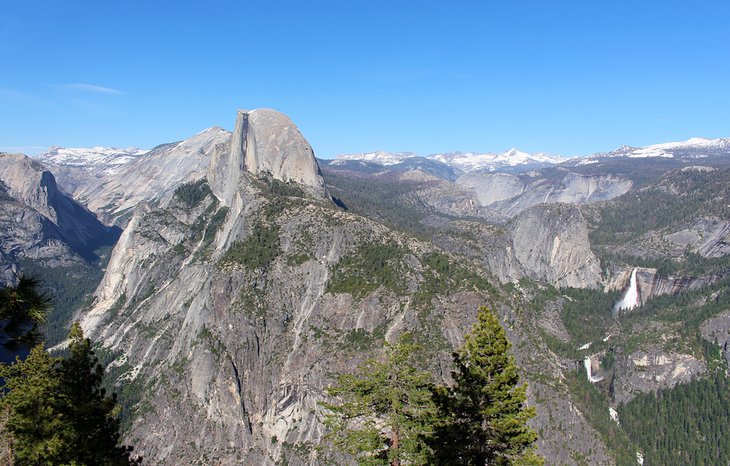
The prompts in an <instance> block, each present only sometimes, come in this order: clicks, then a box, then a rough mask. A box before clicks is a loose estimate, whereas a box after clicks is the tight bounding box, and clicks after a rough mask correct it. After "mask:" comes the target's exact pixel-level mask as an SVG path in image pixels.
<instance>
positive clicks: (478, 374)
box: [432, 307, 543, 466]
mask: <svg viewBox="0 0 730 466" xmlns="http://www.w3.org/2000/svg"><path fill="white" fill-rule="evenodd" d="M510 346H511V345H510V343H509V340H507V336H506V335H505V332H504V329H503V328H502V326H501V325H500V323H499V320H498V319H497V317H496V316H495V315H494V314H493V313H492V312H491V311H490V310H489V309H487V308H486V307H480V308H479V312H478V314H477V322H476V323H475V324H474V326H473V327H472V330H471V333H470V334H468V335H466V338H465V342H464V345H463V346H462V347H461V349H460V350H459V351H457V352H456V353H454V363H455V369H456V370H455V371H454V372H453V373H452V376H453V378H454V385H453V386H452V387H450V388H447V387H438V388H437V389H436V391H435V400H436V403H437V405H438V406H439V410H440V412H441V416H442V424H441V425H440V426H438V427H437V428H436V429H435V432H434V436H433V439H432V442H433V447H434V456H435V458H434V462H436V463H438V464H448V465H451V464H453V465H478V466H483V465H509V464H542V462H543V460H542V458H541V457H539V456H538V455H537V454H536V453H535V451H534V442H535V441H536V440H537V434H536V433H535V431H534V430H533V429H532V428H530V427H529V426H528V425H527V421H528V420H530V419H531V418H532V417H534V416H535V410H534V408H528V407H526V406H525V402H526V398H527V397H526V390H527V386H526V385H524V384H523V385H518V381H519V377H518V375H517V365H516V364H515V361H514V357H513V356H512V355H511V354H510Z"/></svg>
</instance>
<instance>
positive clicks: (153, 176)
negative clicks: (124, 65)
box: [74, 127, 230, 226]
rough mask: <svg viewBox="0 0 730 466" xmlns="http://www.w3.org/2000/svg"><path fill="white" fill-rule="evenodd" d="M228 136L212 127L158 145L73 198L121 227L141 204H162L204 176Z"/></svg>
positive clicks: (80, 188) (85, 187)
mask: <svg viewBox="0 0 730 466" xmlns="http://www.w3.org/2000/svg"><path fill="white" fill-rule="evenodd" d="M229 137H230V133H229V132H228V131H226V130H224V129H222V128H217V127H214V128H209V129H206V130H205V131H201V132H200V133H198V134H196V135H195V136H193V137H191V138H188V139H186V140H184V141H182V142H178V143H172V144H165V145H162V146H158V147H156V148H155V149H153V150H151V151H150V152H148V153H146V154H145V155H143V156H140V157H138V158H135V159H134V160H132V161H130V162H129V163H126V164H124V165H123V166H122V167H121V168H119V169H116V170H115V171H114V172H113V173H107V174H101V175H100V177H98V178H95V179H94V180H93V182H91V183H90V184H88V185H84V186H81V187H78V188H77V189H76V190H75V191H74V197H75V198H76V199H77V200H78V201H79V202H82V203H85V204H86V206H87V207H88V208H89V209H90V210H92V211H94V212H96V213H97V214H98V215H99V216H100V217H101V218H102V219H104V221H106V222H109V223H116V224H118V225H120V226H124V225H126V223H127V222H128V221H129V219H130V218H131V216H132V212H133V211H134V209H135V208H136V207H137V205H139V204H140V203H141V202H143V201H144V202H147V203H150V204H152V203H156V204H164V203H166V202H168V201H169V200H170V198H171V197H172V195H173V192H174V191H175V189H176V188H177V187H178V186H179V185H180V184H181V183H184V182H188V181H195V180H198V179H200V178H202V177H204V176H205V174H206V170H207V168H208V165H209V164H210V160H211V154H212V153H213V151H214V149H215V148H216V147H217V146H219V145H225V144H226V143H227V142H228V140H229Z"/></svg>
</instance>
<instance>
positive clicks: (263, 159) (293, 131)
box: [208, 109, 326, 204]
mask: <svg viewBox="0 0 730 466" xmlns="http://www.w3.org/2000/svg"><path fill="white" fill-rule="evenodd" d="M244 170H245V171H247V172H249V173H252V174H259V173H269V174H271V176H273V178H274V179H277V180H281V181H284V182H287V181H294V182H296V183H299V184H301V185H303V186H306V187H307V188H308V189H309V190H311V192H313V193H315V194H317V195H320V196H324V195H325V194H326V188H325V185H324V180H323V179H322V175H321V173H320V171H319V165H317V161H316V159H315V158H314V151H313V150H312V147H311V146H310V145H309V143H308V142H307V141H306V140H305V139H304V137H303V136H302V134H301V133H300V132H299V130H298V129H297V127H296V125H295V124H294V123H293V122H292V121H291V120H290V119H289V117H287V116H286V115H284V114H282V113H279V112H277V111H275V110H271V109H257V110H253V111H246V110H239V112H238V117H237V119H236V127H235V129H234V131H233V134H232V135H231V139H230V145H229V147H227V148H225V147H221V148H219V150H217V151H216V152H215V153H214V155H213V162H212V163H211V167H210V170H209V171H208V178H209V180H210V185H211V189H213V192H214V193H215V194H216V195H217V196H218V198H219V199H221V201H222V202H224V203H225V204H229V203H230V202H231V201H232V199H233V196H234V194H235V192H236V190H237V188H238V180H239V178H240V175H241V173H242V172H243V171H244Z"/></svg>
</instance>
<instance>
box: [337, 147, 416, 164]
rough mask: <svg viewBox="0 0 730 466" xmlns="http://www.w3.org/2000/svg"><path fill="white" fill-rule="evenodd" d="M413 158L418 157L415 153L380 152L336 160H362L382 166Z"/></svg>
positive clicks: (348, 156) (350, 155)
mask: <svg viewBox="0 0 730 466" xmlns="http://www.w3.org/2000/svg"><path fill="white" fill-rule="evenodd" d="M411 157H416V154H415V153H413V152H386V151H382V150H378V151H375V152H365V153H361V154H340V155H338V156H336V157H335V160H361V161H365V162H375V163H378V164H380V165H396V164H398V163H401V162H402V161H404V160H405V159H408V158H411Z"/></svg>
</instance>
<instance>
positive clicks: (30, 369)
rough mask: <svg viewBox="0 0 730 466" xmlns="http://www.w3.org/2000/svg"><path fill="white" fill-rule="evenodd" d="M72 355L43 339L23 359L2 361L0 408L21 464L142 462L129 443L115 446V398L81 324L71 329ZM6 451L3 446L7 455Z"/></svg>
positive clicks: (105, 465)
mask: <svg viewBox="0 0 730 466" xmlns="http://www.w3.org/2000/svg"><path fill="white" fill-rule="evenodd" d="M69 338H70V345H69V349H70V356H69V357H68V359H66V360H63V361H62V360H61V359H60V358H53V357H51V356H50V355H49V354H48V353H47V352H46V351H45V349H44V348H43V345H42V344H39V345H37V346H35V347H34V348H33V349H32V350H31V352H30V355H29V356H28V358H26V360H25V361H23V360H21V359H20V358H17V359H16V362H15V363H14V364H12V365H4V364H0V384H1V385H0V413H3V414H4V415H5V416H6V417H5V420H4V426H2V428H3V430H4V431H5V432H7V434H8V437H10V442H9V444H8V445H0V446H4V447H6V450H10V453H11V454H12V455H13V456H14V460H15V461H16V463H17V464H23V465H75V466H82V465H88V466H91V465H94V466H96V465H101V466H116V465H130V464H140V463H141V459H130V452H131V450H132V449H131V448H130V447H123V446H122V447H120V446H117V444H118V442H119V432H118V430H119V421H118V419H117V411H116V400H115V398H114V396H112V397H108V396H106V393H105V392H104V389H102V388H101V382H102V378H103V376H104V370H103V369H102V367H101V366H100V365H99V364H98V362H97V359H96V357H95V356H94V352H93V350H92V349H91V342H90V341H89V340H88V339H85V338H84V336H83V332H82V331H81V327H80V326H79V325H78V324H75V325H74V326H73V328H72V330H71V334H70V336H69ZM6 453H8V452H7V451H5V452H4V453H3V454H6Z"/></svg>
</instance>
